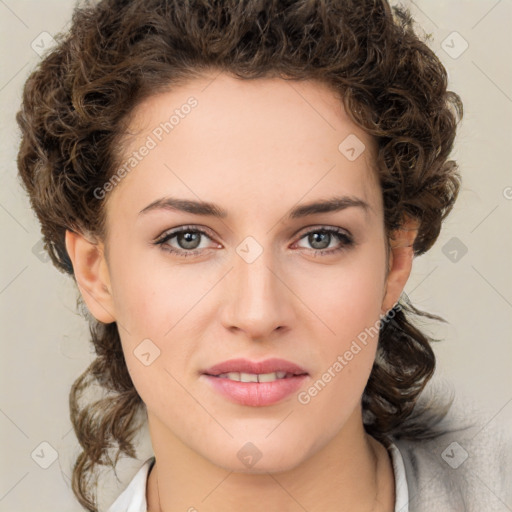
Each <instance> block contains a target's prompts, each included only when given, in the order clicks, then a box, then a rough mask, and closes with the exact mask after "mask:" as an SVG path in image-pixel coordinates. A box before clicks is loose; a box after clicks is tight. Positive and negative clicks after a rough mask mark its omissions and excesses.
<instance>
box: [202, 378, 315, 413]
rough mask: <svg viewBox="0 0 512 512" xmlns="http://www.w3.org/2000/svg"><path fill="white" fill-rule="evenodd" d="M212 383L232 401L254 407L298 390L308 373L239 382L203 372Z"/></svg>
mask: <svg viewBox="0 0 512 512" xmlns="http://www.w3.org/2000/svg"><path fill="white" fill-rule="evenodd" d="M202 377H205V378H206V379H207V380H208V382H209V383H210V385H211V386H212V387H213V389H215V390H216V391H218V392H219V393H221V394H222V395H224V396H226V397H227V398H229V399H230V400H231V401H233V402H235V403H238V404H241V405H250V406H252V407H263V406H265V405H272V404H275V403H277V402H279V401H280V400H282V399H283V398H285V397H287V396H288V395H291V394H292V393H294V392H295V391H297V390H298V389H299V388H300V387H301V386H302V383H303V382H304V380H305V379H306V378H307V377H308V375H296V376H295V377H289V378H285V379H277V380H275V381H273V382H237V381H234V380H230V379H225V378H222V377H214V376H212V375H206V374H203V375H202Z"/></svg>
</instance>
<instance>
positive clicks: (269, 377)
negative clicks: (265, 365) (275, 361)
mask: <svg viewBox="0 0 512 512" xmlns="http://www.w3.org/2000/svg"><path fill="white" fill-rule="evenodd" d="M274 380H276V374H275V372H272V373H261V374H260V375H258V382H272V381H274Z"/></svg>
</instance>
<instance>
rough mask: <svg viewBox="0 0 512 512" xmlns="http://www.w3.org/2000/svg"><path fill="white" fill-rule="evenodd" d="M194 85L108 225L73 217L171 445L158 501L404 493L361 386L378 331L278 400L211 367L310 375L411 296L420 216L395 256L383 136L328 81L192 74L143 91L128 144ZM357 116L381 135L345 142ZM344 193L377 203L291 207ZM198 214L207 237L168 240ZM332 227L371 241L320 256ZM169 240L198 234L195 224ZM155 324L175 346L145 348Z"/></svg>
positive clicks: (86, 273) (84, 256) (73, 254)
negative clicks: (250, 396) (379, 146)
mask: <svg viewBox="0 0 512 512" xmlns="http://www.w3.org/2000/svg"><path fill="white" fill-rule="evenodd" d="M190 96H194V97H195V98H196V99H197V101H198V106H197V107H196V108H195V109H193V110H192V111H191V112H190V114H188V115H187V116H184V118H183V119H181V120H180V122H179V124H178V125H177V126H175V127H174V129H173V131H172V132H171V133H169V134H166V135H165V136H164V137H163V139H162V141H161V142H159V143H158V145H157V146H156V147H155V148H154V149H152V150H151V151H150V152H149V154H148V155H147V156H146V157H144V158H143V159H142V160H141V162H140V163H138V165H137V166H136V167H135V168H134V169H133V170H132V171H131V172H130V173H129V174H127V175H126V177H125V178H124V179H123V180H122V181H121V182H120V183H119V184H118V185H117V186H116V187H115V188H114V190H113V191H112V192H111V193H110V195H109V196H107V199H105V200H106V201H107V227H108V235H107V237H106V240H96V239H94V238H93V237H91V236H89V235H87V236H84V235H82V234H77V233H73V232H71V231H68V232H67V234H66V246H67V250H68V253H69V255H70V258H71V260H72V262H73V267H74V271H75V276H76V280H77V284H78V286H79V289H80V291H81V293H82V295H83V297H84V300H85V302H86V304H87V306H88V308H89V310H90V311H91V313H92V314H93V315H94V316H95V318H97V319H98V320H99V321H102V322H105V323H110V322H113V321H116V322H117V324H118V328H119V332H120V336H121V342H122V346H123V351H124V354H125V358H126V363H127V366H128V370H129V372H130V375H131V377H132V380H133V383H134V385H135V387H136V389H137V392H138V393H139V395H140V396H141V398H142V400H143V401H144V403H145V405H146V408H147V415H148V422H149V423H148V424H149V430H150V435H151V441H152V445H153V449H154V453H155V456H156V463H155V465H154V467H153V470H152V471H151V473H150V476H149V479H148V485H147V499H148V509H149V510H150V511H159V510H162V511H175V510H183V511H186V510H190V511H193V510H196V509H197V510H199V511H201V512H207V511H218V510H223V511H225V512H230V511H239V510H245V511H246V512H251V511H261V510H283V511H287V512H295V511H303V510H304V509H305V510H308V511H309V512H316V511H325V510H337V511H338V510H339V511H342V510H347V511H348V510H358V511H370V510H381V511H392V510H393V509H394V500H395V496H394V485H395V484H394V476H393V471H392V466H391V461H390V457H389V455H388V453H387V451H386V449H385V448H384V446H383V445H381V444H380V443H378V442H377V441H376V440H375V439H373V438H372V437H370V436H369V435H367V434H366V433H365V431H364V429H363V423H362V410H361V404H360V400H361V396H362V393H363V390H364V387H365V385H366V382H367V380H368V377H369V375H370V371H371V367H372V363H373V361H374V358H375V351H376V346H377V338H376V337H373V338H370V339H369V341H368V344H367V345H366V346H364V348H362V350H361V351H360V352H359V353H358V354H357V355H355V356H354V357H353V359H352V360H351V361H350V362H348V364H347V365H346V366H345V367H344V368H343V370H342V371H341V372H338V373H337V374H336V376H335V377H334V378H332V379H331V381H330V382H329V383H328V384H327V385H326V386H325V387H324V388H323V389H322V391H321V392H319V393H318V394H317V395H316V396H315V397H314V398H312V399H311V401H310V402H309V403H308V404H301V403H299V401H298V400H297V394H292V395H291V396H289V397H287V398H286V399H284V400H283V401H281V402H280V403H278V404H274V405H272V406H266V407H250V406H243V405H238V404H234V403H232V402H230V401H228V400H227V399H225V398H224V397H222V396H221V395H219V394H218V393H216V392H215V391H213V390H212V389H211V388H210V387H209V386H208V385H207V383H205V382H204V381H203V379H202V378H200V371H201V370H204V369H206V368H208V367H210V366H212V365H213V364H216V363H219V362H221V361H224V360H227V359H231V358H235V357H246V358H248V359H253V360H263V359H266V358H267V357H281V358H284V359H288V360H290V361H293V362H295V363H296V364H299V365H300V366H302V367H303V368H305V369H306V370H307V371H308V372H309V377H308V379H307V381H306V382H305V383H304V385H303V387H302V388H301V390H300V391H304V390H307V389H308V388H309V387H310V386H311V385H312V384H313V383H314V382H315V381H317V379H319V378H320V376H321V375H322V374H323V373H324V372H326V371H327V370H328V368H329V367H332V365H333V363H334V362H335V361H336V359H337V357H338V355H342V354H344V352H345V351H346V350H348V349H349V347H350V345H351V343H352V342H353V340H355V339H356V338H357V336H358V334H360V333H361V332H363V331H364V330H365V328H369V327H370V326H374V325H376V322H378V320H379V317H380V315H382V314H384V313H386V312H387V311H388V310H389V309H390V308H391V307H393V305H394V304H395V303H396V302H397V301H398V299H399V297H400V294H401V292H402V290H403V288H404V286H405V284H406V282H407V279H408V277H409V274H410V271H411V266H412V260H413V251H412V242H413V240H414V237H415V236H416V233H417V224H416V223H414V222H413V221H412V220H411V219H406V220H407V222H405V223H404V226H403V229H401V230H398V231H396V232H395V233H394V234H393V237H392V239H391V240H390V243H391V248H390V252H389V254H388V256H389V258H388V259H387V258H386V256H387V255H386V252H387V249H386V243H385V242H386V240H385V232H384V217H383V203H382V194H381V190H380V186H379V183H378V179H377V175H376V172H375V170H374V169H373V168H372V163H373V162H374V160H375V152H376V143H375V141H374V140H373V139H372V138H370V136H369V135H367V134H366V133H365V132H364V131H362V130H361V129H360V128H359V127H358V126H357V125H355V124H354V123H353V122H352V121H351V120H350V118H349V117H348V115H347V114H346V112H345V111H344V109H343V106H342V104H341V103H340V102H339V100H338V99H337V98H336V96H335V95H334V94H333V92H332V91H331V90H330V89H328V88H327V87H326V86H325V85H323V84H320V83H318V82H314V81H304V82H293V83H289V82H286V81H284V80H281V79H259V80H253V81H249V80H239V79H236V78H232V77H230V76H228V75H226V74H224V73H222V74H219V75H218V76H216V78H215V79H214V75H211V76H205V77H203V78H200V79H194V80H193V81H190V82H189V83H187V84H186V85H181V86H180V87H179V88H176V89H173V90H172V91H171V92H165V93H160V94H158V95H155V96H152V97H150V98H149V99H147V100H146V101H144V102H143V103H142V104H140V105H139V107H138V108H137V109H136V110H135V113H134V114H135V115H134V116H133V118H132V120H131V124H130V126H131V130H132V131H133V133H134V135H133V136H132V137H130V138H129V139H127V146H126V147H125V151H126V155H129V154H131V152H132V151H134V150H136V149H137V148H140V147H141V145H143V144H144V141H146V140H147V136H148V135H150V134H151V133H152V131H153V130H154V129H155V127H157V126H158V125H159V124H160V123H161V122H163V121H165V120H166V119H168V117H169V115H168V114H167V113H169V112H172V111H173V110H174V109H175V108H179V107H180V106H181V105H183V104H185V103H186V101H187V98H189V97H190ZM350 134H355V135H356V136H357V137H358V138H359V139H360V140H361V141H362V142H363V143H364V144H365V147H366V149H365V150H364V151H363V153H362V154H361V155H360V156H359V157H358V158H357V159H355V160H354V161H350V160H349V159H347V158H346V157H345V156H344V154H342V153H341V152H340V151H339V150H338V146H339V144H340V143H341V142H342V141H343V140H344V139H345V138H346V137H347V136H348V135H350ZM333 195H349V196H353V197H357V198H359V199H362V200H363V201H365V202H366V203H367V204H368V205H369V206H370V208H369V209H368V211H367V212H365V210H364V209H362V208H359V207H349V208H346V209H344V210H342V211H338V212H328V213H316V214H314V215H310V216H308V217H304V218H299V219H294V220H291V221H290V220H287V219H286V214H287V213H288V211H289V210H290V209H291V208H293V207H295V206H297V204H305V203H309V202H310V201H314V200H325V199H329V198H331V197H332V196H333ZM164 196H173V197H177V198H182V199H191V200H198V199H200V200H203V201H208V202H213V203H216V204H218V205H219V206H220V207H222V208H223V209H225V210H227V212H228V216H227V217H225V218H223V219H219V218H214V217H211V216H205V215H197V214H192V213H186V212H179V211H176V210H170V209H160V210H153V211H151V212H148V213H146V214H140V215H139V212H140V211H141V210H143V209H144V208H145V207H146V206H147V205H149V204H150V203H152V202H153V201H155V200H156V199H159V198H161V197H164ZM184 225H192V227H193V228H194V227H195V228H197V227H199V228H201V229H205V230H206V231H207V233H208V236H207V237H203V238H201V239H200V246H199V250H200V251H201V252H200V254H199V255H195V256H190V257H183V256H180V255H176V254H172V253H170V252H168V251H165V250H164V249H163V248H162V246H159V245H154V244H152V241H153V240H154V239H156V238H157V237H158V236H159V235H161V234H163V233H165V232H166V231H169V230H171V229H173V228H177V227H179V226H184ZM326 227H338V228H341V229H343V230H345V232H348V233H350V234H351V235H352V238H353V240H354V241H355V245H353V246H347V247H345V248H343V250H341V251H339V252H337V253H333V254H330V255H324V256H320V255H319V253H320V252H321V250H322V249H324V247H326V246H327V245H328V249H332V248H337V247H340V246H342V243H343V242H342V241H340V240H339V239H337V238H336V236H334V235H333V236H332V237H331V239H330V241H329V240H327V241H326V242H325V244H324V245H323V246H322V245H321V240H320V242H317V243H316V245H315V241H314V239H313V240H311V238H310V239H309V240H308V236H305V235H307V233H310V232H311V231H314V232H316V231H315V228H316V229H317V230H318V229H320V228H326ZM248 236H251V237H253V238H254V239H255V240H256V241H257V243H258V244H259V245H260V246H261V248H262V250H263V252H262V253H261V255H259V257H257V258H256V259H255V260H254V261H253V262H251V263H248V262H247V261H246V260H244V259H243V258H242V257H240V256H239V254H238V253H237V252H236V249H237V247H238V246H239V245H240V243H241V242H242V241H243V240H244V239H245V238H246V237H248ZM317 236H318V235H317ZM208 237H210V238H208ZM189 243H190V242H189ZM180 244H181V245H180ZM167 245H168V246H171V247H173V248H175V249H176V250H178V251H179V250H181V252H182V253H183V252H186V251H187V250H188V251H190V250H191V249H187V245H186V240H184V239H182V238H180V237H175V238H173V239H171V240H169V241H167ZM188 247H190V246H188ZM194 248H196V246H194ZM328 249H324V251H325V250H328ZM386 262H388V266H386ZM148 338H149V339H150V340H151V342H152V343H154V345H156V346H157V347H158V348H159V350H160V356H159V357H158V358H156V359H155V360H154V361H153V362H152V363H151V364H150V365H148V366H146V365H144V364H142V363H141V361H140V360H139V359H138V358H137V357H136V356H135V355H134V350H135V349H136V348H137V346H138V345H139V344H140V343H141V342H142V340H144V339H148ZM247 442H251V443H253V444H254V445H255V446H256V447H257V448H258V450H259V451H260V452H261V454H262V456H261V459H260V460H259V461H258V462H257V463H256V464H255V465H253V466H252V467H247V466H245V465H244V464H243V463H242V462H241V461H240V460H239V458H238V457H237V453H238V452H239V450H241V449H242V447H244V445H245V444H246V443H247ZM191 507H195V508H191Z"/></svg>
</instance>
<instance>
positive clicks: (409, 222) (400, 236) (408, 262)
mask: <svg viewBox="0 0 512 512" xmlns="http://www.w3.org/2000/svg"><path fill="white" fill-rule="evenodd" d="M418 228H419V222H418V221H417V220H416V219H413V218H411V217H408V216H406V217H405V220H404V223H403V225H402V226H401V227H400V228H398V229H396V230H395V231H394V232H393V233H392V235H391V240H390V254H389V268H388V276H387V278H386V285H385V288H384V298H383V300H382V307H381V310H382V313H383V314H385V313H387V312H388V311H389V310H390V309H391V308H392V307H393V306H394V305H395V304H396V303H397V302H398V299H399V298H400V295H401V294H402V291H403V289H404V287H405V284H406V283H407V280H408V279H409V275H410V273H411V269H412V260H413V258H414V252H413V248H412V244H413V243H414V239H415V238H416V236H417V234H418Z"/></svg>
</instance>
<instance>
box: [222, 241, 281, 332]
mask: <svg viewBox="0 0 512 512" xmlns="http://www.w3.org/2000/svg"><path fill="white" fill-rule="evenodd" d="M233 257H234V262H233V265H234V268H233V271H232V272H230V275H229V276H228V279H229V293H228V298H227V301H228V304H226V310H225V311H226V314H225V316H224V323H225V326H226V327H228V328H233V327H237V328H239V329H241V330H243V331H245V332H246V333H247V334H248V335H249V336H251V337H264V336H267V335H269V334H270V333H271V332H272V331H273V330H274V329H276V328H277V327H284V326H285V325H288V324H289V322H290V321H291V314H290V313H291V304H290V297H289V294H287V293H286V287H285V286H284V285H283V283H282V282H281V280H280V278H279V277H278V276H279V272H278V271H276V270H275V268H278V267H279V265H278V262H277V261H276V259H275V258H274V257H273V251H272V250H271V249H270V248H265V249H264V248H263V246H262V245H261V244H259V243H258V242H257V241H256V240H255V239H254V238H252V237H247V238H246V239H245V240H244V241H243V242H242V243H241V244H239V246H238V247H237V248H236V253H235V254H234V255H233Z"/></svg>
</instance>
